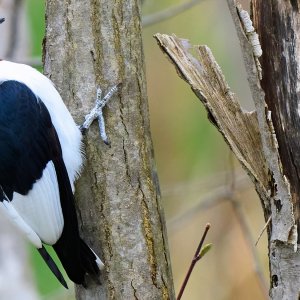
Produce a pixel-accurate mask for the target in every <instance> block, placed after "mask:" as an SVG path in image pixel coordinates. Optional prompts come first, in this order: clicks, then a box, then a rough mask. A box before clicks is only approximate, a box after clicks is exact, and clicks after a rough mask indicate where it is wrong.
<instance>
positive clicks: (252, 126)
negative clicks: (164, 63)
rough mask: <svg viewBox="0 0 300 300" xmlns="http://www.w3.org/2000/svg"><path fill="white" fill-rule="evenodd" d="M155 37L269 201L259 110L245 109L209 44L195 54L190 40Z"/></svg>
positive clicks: (198, 48) (198, 49)
mask: <svg viewBox="0 0 300 300" xmlns="http://www.w3.org/2000/svg"><path fill="white" fill-rule="evenodd" d="M155 38H156V40H157V41H158V44H159V45H160V47H161V49H162V50H163V51H164V53H166V54H167V55H168V57H169V58H170V60H171V62H172V63H173V64H174V65H175V66H176V68H177V71H178V73H179V75H180V76H181V77H182V78H183V79H184V80H185V81H187V83H188V84H189V85H190V86H191V88H192V90H193V92H194V93H195V94H196V95H197V97H198V98H199V99H200V100H201V102H202V103H203V104H204V106H205V108H206V110H207V112H208V115H209V119H210V120H213V121H212V123H213V124H214V125H215V126H216V127H217V129H218V130H219V131H220V132H221V134H222V135H223V137H224V139H225V141H226V142H227V143H228V145H229V146H230V148H231V149H232V151H233V152H234V154H235V155H236V156H237V158H238V160H239V161H240V162H241V164H242V165H243V166H244V167H245V169H246V171H247V172H248V174H249V175H250V177H251V179H252V181H253V182H254V184H255V185H256V188H257V190H258V191H259V193H260V196H261V199H263V201H265V200H266V199H267V197H268V196H267V195H268V192H267V191H268V181H269V176H268V168H267V167H266V164H265V158H264V156H263V151H262V144H261V137H260V133H259V127H258V122H257V116H256V113H255V112H245V111H243V110H242V108H241V107H240V105H239V103H238V101H237V99H236V96H235V95H234V94H233V93H232V92H231V91H230V89H229V87H228V85H227V83H226V81H225V78H224V76H223V74H222V72H221V69H220V67H219V66H218V64H217V63H216V61H215V59H214V57H213V55H212V53H211V51H210V49H209V48H208V47H207V46H195V47H194V50H195V51H196V53H197V58H195V57H193V56H192V54H191V53H190V52H189V51H190V48H192V46H191V45H190V44H189V42H188V41H187V40H183V39H179V38H177V37H176V36H175V35H172V36H169V35H165V34H156V35H155Z"/></svg>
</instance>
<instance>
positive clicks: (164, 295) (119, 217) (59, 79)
mask: <svg viewBox="0 0 300 300" xmlns="http://www.w3.org/2000/svg"><path fill="white" fill-rule="evenodd" d="M140 13H141V11H140V1H139V0H127V1H106V0H93V1H88V2H85V3H84V5H83V3H82V1H81V0H69V1H59V0H48V1H47V7H46V38H45V43H44V64H45V74H46V75H47V76H48V77H50V78H51V80H52V81H53V82H54V83H55V85H56V87H57V88H58V90H59V92H60V93H61V95H62V98H63V99H64V101H65V103H66V104H67V106H68V107H69V109H70V110H71V112H72V114H73V116H74V117H75V119H76V121H77V122H78V123H82V122H83V121H84V116H85V115H86V114H87V113H88V112H89V110H90V109H91V108H92V107H93V106H94V103H95V95H96V88H97V86H100V87H101V88H102V89H103V90H104V91H105V90H107V89H108V88H109V87H111V86H113V85H114V84H117V83H121V84H122V87H121V89H120V92H119V94H118V95H116V96H114V97H113V99H111V101H110V102H109V104H108V106H107V107H106V108H105V109H104V117H105V119H106V125H107V133H108V136H109V139H110V142H111V144H110V146H107V145H105V144H104V143H103V142H102V141H101V139H100V137H99V131H98V127H97V125H96V124H94V125H93V126H92V127H91V128H90V130H89V131H88V133H87V136H86V137H85V139H84V145H85V147H84V150H85V155H86V166H85V168H84V170H83V172H82V176H81V178H80V180H79V181H78V184H77V186H76V190H77V194H76V199H77V208H78V216H79V221H80V228H81V233H82V236H83V237H84V239H85V240H86V242H87V243H88V244H89V245H90V246H92V247H93V249H94V250H95V251H96V252H97V253H98V254H99V255H100V257H101V258H102V259H103V260H104V263H105V271H104V272H102V274H101V285H98V284H96V283H94V282H89V288H88V289H84V288H82V287H77V288H76V297H77V299H173V298H174V292H173V284H172V276H171V268H170V259H169V254H168V246H167V241H166V231H165V221H164V216H163V212H162V207H161V200H160V193H159V186H158V181H157V175H156V171H155V168H154V161H153V151H152V142H151V136H150V130H149V116H148V105H147V96H146V81H145V71H144V57H143V48H142V40H141V26H140Z"/></svg>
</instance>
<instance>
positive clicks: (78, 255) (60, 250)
mask: <svg viewBox="0 0 300 300" xmlns="http://www.w3.org/2000/svg"><path fill="white" fill-rule="evenodd" d="M66 242H67V243H68V239H66V240H65V239H62V238H60V239H59V241H58V242H57V243H56V244H55V245H53V248H54V250H55V252H56V254H57V256H58V258H59V259H60V261H61V263H62V265H63V267H64V269H65V270H66V272H67V274H68V276H69V278H70V279H71V280H72V281H73V282H75V283H76V284H84V282H85V281H84V277H85V274H87V273H88V274H90V275H92V276H98V275H99V273H100V270H99V267H98V264H97V262H96V260H97V257H96V255H95V254H94V253H93V251H92V250H91V249H90V248H89V247H88V246H87V245H86V243H85V242H84V241H83V240H82V239H79V240H78V244H77V245H76V247H73V246H74V241H73V243H72V244H69V243H68V244H66Z"/></svg>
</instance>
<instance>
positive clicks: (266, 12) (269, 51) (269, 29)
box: [252, 0, 300, 299]
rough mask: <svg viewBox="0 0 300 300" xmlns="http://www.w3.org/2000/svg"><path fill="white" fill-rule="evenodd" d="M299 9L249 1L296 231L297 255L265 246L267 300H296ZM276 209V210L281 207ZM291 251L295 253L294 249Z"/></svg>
mask: <svg viewBox="0 0 300 300" xmlns="http://www.w3.org/2000/svg"><path fill="white" fill-rule="evenodd" d="M299 9H300V4H299V1H297V0H290V1H285V0H278V1H271V0H253V1H252V12H253V21H254V25H255V27H256V28H257V31H258V34H259V36H260V40H261V45H262V48H263V55H262V59H261V64H262V68H263V79H262V81H261V85H262V88H263V90H264V92H265V100H266V103H267V105H268V109H269V110H270V111H271V112H272V115H271V117H272V121H273V124H274V130H275V133H276V137H277V141H278V145H279V155H280V160H281V163H282V173H283V174H284V175H285V176H286V177H287V180H288V182H289V185H290V193H291V198H292V203H293V215H294V218H295V224H296V226H297V227H298V228H297V229H298V250H297V251H294V249H293V247H292V246H291V245H287V244H284V243H278V241H276V240H275V241H274V240H270V249H269V251H270V253H269V256H270V272H271V290H270V294H271V297H272V299H299V297H300V251H299V238H300V236H299V233H300V227H299V225H300V184H299V183H300V110H299V107H300V106H299V105H300V95H299V88H300V82H299V77H300V74H299V68H300V52H299V50H300V18H299ZM284 200H285V199H278V202H277V205H276V206H277V207H278V210H281V207H282V203H281V202H282V201H284ZM295 250H296V249H295Z"/></svg>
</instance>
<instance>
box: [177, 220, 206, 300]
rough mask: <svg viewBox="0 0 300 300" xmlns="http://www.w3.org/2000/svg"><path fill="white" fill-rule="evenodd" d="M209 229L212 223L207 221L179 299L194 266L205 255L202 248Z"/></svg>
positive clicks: (179, 297) (178, 297) (178, 299)
mask: <svg viewBox="0 0 300 300" xmlns="http://www.w3.org/2000/svg"><path fill="white" fill-rule="evenodd" d="M209 229H210V224H209V223H207V224H206V226H205V230H204V233H203V235H202V238H201V240H200V243H199V245H198V247H197V250H196V252H195V254H194V257H193V259H192V262H191V265H190V267H189V269H188V272H187V274H186V276H185V278H184V281H183V284H182V286H181V288H180V291H179V294H178V296H177V300H180V299H181V297H182V295H183V292H184V290H185V287H186V285H187V283H188V281H189V279H190V276H191V274H192V272H193V270H194V267H195V265H196V263H197V262H198V261H199V260H200V259H201V258H202V257H203V255H201V249H202V246H203V243H204V241H205V238H206V235H207V233H208V230H209ZM207 249H208V250H209V248H207Z"/></svg>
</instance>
